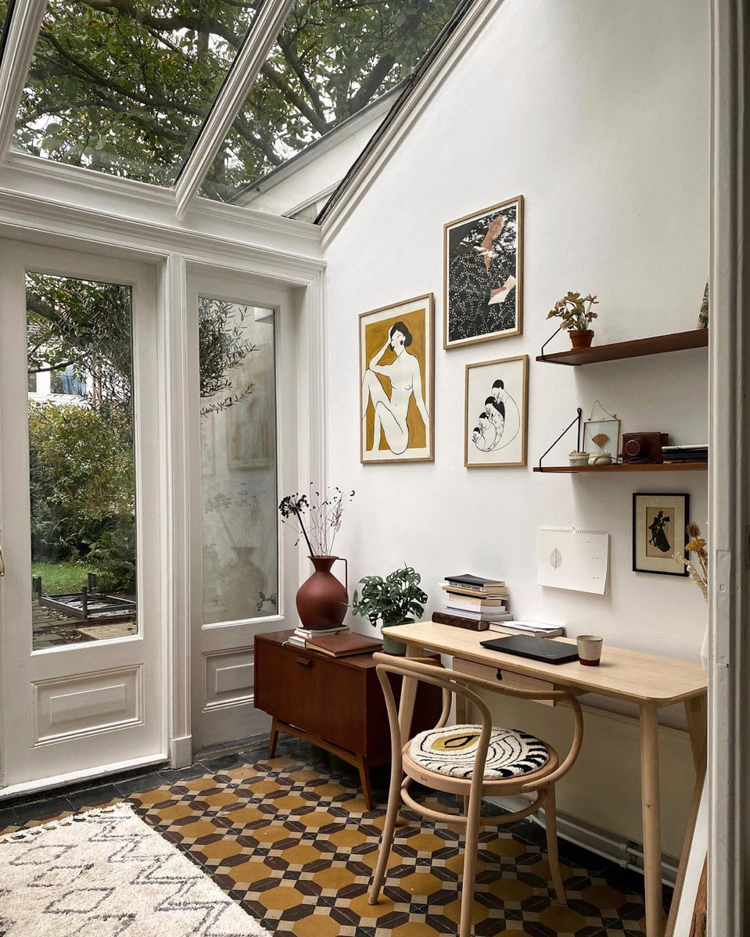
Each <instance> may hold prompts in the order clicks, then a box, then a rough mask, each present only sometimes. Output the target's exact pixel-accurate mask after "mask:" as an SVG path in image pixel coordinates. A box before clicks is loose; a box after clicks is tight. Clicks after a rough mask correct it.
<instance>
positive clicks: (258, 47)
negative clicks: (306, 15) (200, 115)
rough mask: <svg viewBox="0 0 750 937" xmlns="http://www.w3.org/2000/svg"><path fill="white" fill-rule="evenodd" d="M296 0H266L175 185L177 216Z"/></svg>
mask: <svg viewBox="0 0 750 937" xmlns="http://www.w3.org/2000/svg"><path fill="white" fill-rule="evenodd" d="M293 3H294V0H266V3H264V4H263V7H262V8H261V11H260V13H259V14H258V16H257V18H256V20H255V22H254V23H253V25H252V27H251V29H250V32H249V34H248V36H247V38H246V40H245V42H244V44H243V46H242V48H241V49H240V51H239V53H238V55H237V59H236V61H235V63H234V65H233V67H232V69H231V71H230V72H229V74H228V75H227V79H226V81H225V82H224V84H223V85H222V88H221V90H220V91H219V94H218V95H217V97H216V100H215V101H214V104H213V107H212V108H211V112H210V113H209V115H208V117H207V118H206V122H205V124H204V125H203V127H202V129H201V132H200V134H199V136H198V139H197V140H196V141H195V145H194V146H193V149H192V151H191V153H190V155H189V156H188V158H187V160H186V161H185V165H184V166H183V167H182V170H181V172H180V176H179V178H178V180H177V185H176V186H175V197H176V201H177V217H178V218H179V219H182V218H184V217H185V214H186V213H187V210H188V208H189V207H190V203H191V202H192V200H193V199H194V198H195V195H196V193H197V192H198V189H199V188H200V185H201V182H202V181H203V179H204V177H205V175H206V173H207V172H208V171H209V169H210V168H211V164H212V163H213V161H214V158H215V157H216V154H217V153H218V152H219V147H220V146H221V144H222V143H223V142H224V138H225V137H226V135H227V133H228V132H229V128H230V127H231V126H232V123H233V122H234V119H235V117H236V116H237V114H238V113H239V111H240V108H241V107H242V105H243V104H244V102H245V98H246V97H247V93H248V91H249V90H250V87H251V85H252V83H253V82H254V81H255V79H256V78H257V76H258V72H259V71H260V70H261V68H262V66H263V63H264V62H265V60H266V58H267V56H268V53H269V52H270V51H271V47H272V46H273V44H274V42H275V41H276V37H277V36H278V34H279V33H280V32H281V29H282V27H283V25H284V22H285V20H286V17H287V14H288V13H289V10H290V9H291V7H292V4H293Z"/></svg>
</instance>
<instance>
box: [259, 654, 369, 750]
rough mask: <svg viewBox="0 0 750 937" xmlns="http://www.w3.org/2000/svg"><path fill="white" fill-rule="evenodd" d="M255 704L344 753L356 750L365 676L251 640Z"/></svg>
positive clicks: (332, 662) (360, 733) (362, 720)
mask: <svg viewBox="0 0 750 937" xmlns="http://www.w3.org/2000/svg"><path fill="white" fill-rule="evenodd" d="M255 673H256V692H255V705H256V706H257V707H258V708H259V709H262V710H264V711H265V712H267V713H269V714H271V715H272V716H275V717H276V718H277V719H280V720H281V721H282V722H286V723H288V724H289V725H293V726H297V728H299V729H304V730H305V731H306V732H312V733H314V734H315V735H319V736H321V737H322V738H325V739H326V740H327V741H329V742H332V743H333V744H334V745H339V746H341V748H346V749H349V750H350V751H358V750H360V749H361V747H362V741H363V738H364V737H365V735H366V728H365V705H364V702H365V672H364V671H361V670H356V669H353V668H349V667H341V666H338V665H337V663H336V661H335V660H326V658H324V657H321V656H320V655H319V654H312V653H309V652H306V651H302V650H300V649H298V648H293V647H284V646H283V645H281V644H276V643H272V642H269V641H262V640H260V641H257V642H256V658H255Z"/></svg>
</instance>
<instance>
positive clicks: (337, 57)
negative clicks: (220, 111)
mask: <svg viewBox="0 0 750 937" xmlns="http://www.w3.org/2000/svg"><path fill="white" fill-rule="evenodd" d="M459 3H460V0H369V2H368V0H296V2H295V4H294V6H293V7H292V10H291V12H290V14H289V16H288V17H287V20H286V22H285V24H284V28H283V29H282V31H281V34H280V35H279V38H278V41H277V43H276V44H275V45H274V47H273V49H272V51H271V53H270V55H269V56H268V58H267V60H266V62H265V64H264V65H263V68H262V71H261V73H260V75H259V76H258V78H257V80H256V81H255V83H254V84H253V86H252V88H251V89H250V92H249V94H248V96H247V98H246V100H245V103H244V106H243V107H242V110H241V111H240V113H239V115H238V116H237V118H236V120H235V121H234V124H233V125H232V128H231V130H230V132H229V134H228V136H227V138H226V140H225V141H224V144H223V145H222V147H221V150H220V151H219V153H218V155H217V157H216V159H215V161H214V163H213V165H212V166H211V169H210V170H209V172H208V174H207V176H206V178H205V179H204V181H203V186H202V189H201V194H202V195H205V196H208V197H209V198H213V199H218V200H221V201H239V202H244V201H246V200H247V197H248V195H250V194H251V189H252V186H253V183H255V182H257V180H259V179H261V178H262V177H263V176H265V175H267V174H268V173H269V172H271V171H272V170H275V169H278V168H279V167H280V166H282V165H284V164H285V163H286V162H287V161H288V160H289V159H290V158H291V157H293V156H295V155H296V154H298V153H300V152H301V151H302V150H304V149H305V148H306V147H308V146H309V145H310V144H311V143H313V142H314V141H316V140H318V139H319V138H321V137H322V136H324V135H325V134H328V133H330V131H332V130H334V129H335V128H336V127H338V126H340V125H341V124H342V123H343V122H344V121H346V120H347V119H348V118H351V117H353V116H354V115H356V114H360V113H361V112H362V110H363V108H366V107H367V106H368V105H371V104H372V103H373V102H374V101H376V100H377V99H379V98H380V97H381V96H382V95H383V94H384V93H385V92H387V91H388V90H390V89H392V88H394V87H395V86H396V85H397V84H398V83H399V82H400V81H401V80H402V79H403V78H404V77H405V76H406V75H407V74H408V73H409V71H410V70H411V69H412V68H413V67H414V66H415V65H416V64H417V63H418V62H419V60H420V59H421V58H422V56H423V55H424V53H425V52H426V51H427V49H428V48H429V47H430V45H431V44H432V42H433V41H434V40H435V39H436V37H437V36H438V34H439V32H440V30H441V29H442V28H443V27H444V26H445V24H446V23H447V22H448V20H449V19H450V17H451V16H452V14H453V13H454V11H455V10H456V8H457V7H458V6H459ZM381 119H382V115H381ZM375 126H377V125H375ZM375 126H372V127H371V128H370V131H369V134H368V137H367V139H369V136H371V134H372V132H373V131H374V129H375ZM366 142H367V140H366V139H365V140H363V141H361V143H360V146H359V149H360V150H361V149H362V148H363V147H364V145H365V143H366ZM354 155H355V156H356V155H357V154H356V153H355V154H354ZM352 160H353V157H350V159H349V163H351V162H352ZM345 168H348V165H347V166H346V167H345ZM342 175H343V172H341V173H340V174H339V175H338V176H334V178H332V179H330V182H331V183H333V182H338V181H339V179H340V178H341V176H342ZM258 207H262V206H258Z"/></svg>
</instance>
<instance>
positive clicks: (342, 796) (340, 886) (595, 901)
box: [0, 742, 668, 937]
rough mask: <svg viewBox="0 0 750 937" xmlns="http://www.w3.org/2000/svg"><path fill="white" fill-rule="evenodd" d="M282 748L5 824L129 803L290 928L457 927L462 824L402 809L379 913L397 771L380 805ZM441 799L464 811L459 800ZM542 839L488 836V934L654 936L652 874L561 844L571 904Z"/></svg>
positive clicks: (483, 871) (530, 830)
mask: <svg viewBox="0 0 750 937" xmlns="http://www.w3.org/2000/svg"><path fill="white" fill-rule="evenodd" d="M279 750H280V752H281V754H280V755H279V756H278V757H276V758H274V759H272V760H270V761H269V760H267V759H266V758H265V753H264V751H262V750H261V751H258V750H256V751H248V752H239V753H237V754H232V755H226V756H223V757H219V758H214V759H212V760H209V761H203V762H199V763H197V764H195V765H193V766H191V767H190V768H185V769H181V770H177V771H173V770H168V769H165V770H161V771H157V772H153V773H151V774H147V775H145V776H144V775H141V776H139V777H134V778H129V779H125V780H120V781H117V782H114V783H109V784H104V785H101V786H99V787H90V788H87V789H83V790H78V791H76V792H74V793H68V794H65V795H57V796H53V797H51V798H48V799H46V800H37V801H33V802H31V803H26V804H20V805H16V806H15V807H6V808H3V807H2V806H0V830H3V828H4V829H5V830H6V831H7V830H11V829H15V828H18V827H21V826H28V825H33V824H36V823H40V822H43V821H44V820H45V819H49V818H50V817H52V816H63V815H66V814H68V813H71V812H73V811H75V810H80V809H82V808H85V807H87V806H94V805H99V804H103V803H108V802H111V801H116V800H123V799H128V800H130V801H131V802H132V803H133V804H134V805H135V807H136V809H137V812H138V813H139V814H140V815H141V816H142V817H143V818H144V819H145V820H146V822H147V823H149V824H152V825H153V826H155V827H156V828H157V829H158V830H159V832H161V833H162V835H163V836H165V837H166V838H167V839H168V840H170V841H171V842H173V843H175V844H176V845H177V847H178V848H179V849H181V850H182V851H184V852H185V853H186V854H187V855H188V856H189V857H190V858H191V859H192V860H193V861H194V862H195V863H196V864H197V865H199V866H201V867H202V868H203V869H204V871H205V872H206V873H207V874H209V875H210V876H211V877H212V878H213V879H214V880H215V881H216V882H217V883H218V885H219V886H220V887H221V888H223V889H224V890H225V891H226V892H228V893H229V894H230V895H231V896H232V898H234V899H235V901H237V902H239V903H240V905H241V906H242V907H243V908H245V910H246V911H247V912H248V913H249V914H250V915H252V916H253V917H254V918H256V919H257V920H259V921H261V923H262V924H263V925H264V926H265V927H267V928H268V930H270V931H271V932H272V933H274V934H275V935H277V937H391V935H392V937H436V935H438V934H455V933H456V932H457V922H458V917H459V908H460V902H459V896H460V874H461V866H462V861H463V856H462V852H461V840H460V833H459V829H460V828H459V827H458V826H456V825H453V826H452V825H451V824H450V823H432V822H430V821H428V820H424V819H420V818H418V817H417V816H416V815H415V814H413V813H411V812H409V811H403V812H402V817H401V822H400V825H399V828H398V831H397V838H396V844H395V848H394V852H393V854H392V856H391V859H390V863H389V871H388V874H387V877H386V885H385V889H384V896H383V898H381V903H380V904H379V905H378V906H377V907H375V908H371V907H370V906H369V905H368V904H367V888H368V885H369V881H370V877H371V875H372V870H373V867H374V864H375V861H376V858H377V851H378V843H379V837H380V831H381V828H382V824H383V818H384V814H385V790H384V784H385V783H386V781H387V777H386V775H385V774H384V773H379V772H378V773H375V776H374V778H373V781H374V784H375V787H376V791H377V794H376V796H377V800H378V806H377V807H376V809H374V810H371V811H368V810H367V809H366V807H365V803H364V801H363V799H362V797H361V795H360V790H359V787H358V782H357V778H356V775H355V774H354V773H353V771H352V769H351V768H350V767H349V766H348V765H345V764H343V762H340V761H339V760H338V759H335V758H332V757H331V756H329V755H327V754H326V753H324V752H321V751H319V750H318V749H314V748H311V747H309V746H307V745H305V744H304V743H301V742H290V743H286V744H283V745H280V747H279ZM378 782H379V784H378ZM378 788H379V789H378ZM422 796H427V797H434V796H435V795H433V794H423V795H422ZM440 800H441V803H442V804H443V805H444V806H447V807H449V808H451V809H453V810H457V807H456V804H455V802H454V799H453V798H452V797H450V796H447V795H446V796H443V795H440ZM488 809H490V810H491V809H494V808H492V807H489V808H488ZM543 843H544V833H543V831H542V830H541V829H540V828H539V827H538V826H537V825H536V824H534V823H533V822H532V821H530V820H525V821H521V822H519V823H516V824H513V825H512V826H511V827H505V831H504V832H501V833H500V834H499V835H498V834H497V833H496V832H494V831H492V830H488V831H487V832H485V833H484V834H483V835H482V842H481V844H480V861H479V871H478V876H477V888H476V896H475V903H474V922H475V933H476V935H477V937H490V935H496V934H505V935H507V937H643V898H642V888H643V879H642V877H641V876H639V875H637V874H634V873H631V872H628V871H627V870H623V869H621V868H619V867H618V866H616V865H613V864H612V863H610V862H608V861H607V860H606V859H602V858H599V857H598V856H595V855H593V854H592V853H590V852H588V851H586V850H584V849H580V848H579V847H577V846H573V845H571V844H569V843H566V842H565V841H563V840H561V843H560V853H561V859H562V862H563V876H564V878H565V885H566V889H567V894H568V902H569V903H568V906H567V907H562V906H560V905H558V904H557V903H556V902H555V901H554V899H553V891H552V887H551V882H550V881H549V875H548V871H549V870H548V867H547V863H546V861H545V856H544V849H543ZM665 899H667V900H668V891H665Z"/></svg>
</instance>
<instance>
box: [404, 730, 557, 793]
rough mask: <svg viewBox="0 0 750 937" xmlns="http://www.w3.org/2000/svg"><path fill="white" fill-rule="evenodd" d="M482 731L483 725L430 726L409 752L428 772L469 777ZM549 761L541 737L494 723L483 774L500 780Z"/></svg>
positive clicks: (417, 737) (539, 766)
mask: <svg viewBox="0 0 750 937" xmlns="http://www.w3.org/2000/svg"><path fill="white" fill-rule="evenodd" d="M481 731H482V727H481V726H477V725H473V726H469V725H458V726H446V727H445V728H443V729H428V730H427V731H426V732H420V733H419V735H416V736H415V737H414V738H413V739H412V741H411V745H410V746H409V755H410V756H411V758H412V760H413V761H415V762H416V763H417V764H418V765H421V767H423V768H427V769H428V770H429V771H437V772H438V773H439V774H449V775H451V776H452V777H455V778H470V777H471V775H472V773H473V771H474V759H475V758H476V754H477V744H478V742H479V735H480V733H481ZM548 761H549V751H548V750H547V746H546V745H545V744H544V742H543V741H542V740H541V739H538V738H536V736H534V735H529V734H528V733H526V732H521V731H520V730H519V729H501V728H499V727H498V726H493V727H492V734H491V735H490V745H489V748H488V750H487V762H486V764H485V768H484V777H485V778H487V779H491V780H496V781H497V780H502V779H503V778H512V777H517V776H518V775H521V774H530V773H531V772H532V771H538V770H539V768H542V767H543V766H544V765H546V764H547V762H548Z"/></svg>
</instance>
